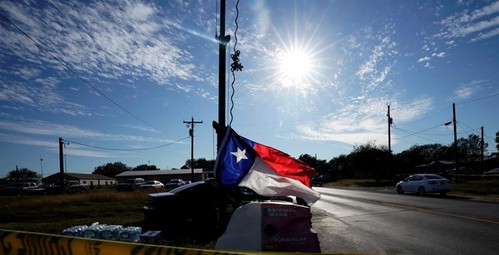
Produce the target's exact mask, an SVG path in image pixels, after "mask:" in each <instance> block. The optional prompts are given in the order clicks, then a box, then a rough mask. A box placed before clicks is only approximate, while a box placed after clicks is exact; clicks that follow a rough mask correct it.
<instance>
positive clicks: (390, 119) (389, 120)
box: [386, 105, 393, 153]
mask: <svg viewBox="0 0 499 255" xmlns="http://www.w3.org/2000/svg"><path fill="white" fill-rule="evenodd" d="M386 116H388V152H389V153H392V138H391V126H392V124H393V119H392V117H390V105H388V113H387V114H386Z"/></svg>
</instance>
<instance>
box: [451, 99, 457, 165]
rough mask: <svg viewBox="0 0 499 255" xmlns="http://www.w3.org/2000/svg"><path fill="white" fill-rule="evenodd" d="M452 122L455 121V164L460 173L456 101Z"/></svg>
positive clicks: (453, 104)
mask: <svg viewBox="0 0 499 255" xmlns="http://www.w3.org/2000/svg"><path fill="white" fill-rule="evenodd" d="M452 122H453V123H454V157H455V159H454V160H455V161H456V163H455V166H456V174H457V173H459V156H458V155H457V154H458V149H457V128H456V103H452Z"/></svg>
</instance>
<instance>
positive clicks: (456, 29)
mask: <svg viewBox="0 0 499 255" xmlns="http://www.w3.org/2000/svg"><path fill="white" fill-rule="evenodd" d="M436 24H438V25H440V26H442V28H441V31H440V32H439V33H438V34H436V37H441V38H447V39H452V38H462V37H471V39H470V41H471V42H476V41H480V40H484V39H488V38H491V37H493V36H496V35H498V34H499V32H498V31H497V30H498V28H497V27H498V26H499V1H495V2H493V3H491V4H490V5H488V6H485V7H483V8H481V9H477V10H466V11H464V12H462V13H457V14H454V15H452V16H449V17H447V18H445V19H443V20H441V21H439V22H437V23H436Z"/></svg>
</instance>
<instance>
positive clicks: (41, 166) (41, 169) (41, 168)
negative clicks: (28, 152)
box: [40, 154, 43, 182]
mask: <svg viewBox="0 0 499 255" xmlns="http://www.w3.org/2000/svg"><path fill="white" fill-rule="evenodd" d="M40 172H41V173H42V182H43V158H42V154H40Z"/></svg>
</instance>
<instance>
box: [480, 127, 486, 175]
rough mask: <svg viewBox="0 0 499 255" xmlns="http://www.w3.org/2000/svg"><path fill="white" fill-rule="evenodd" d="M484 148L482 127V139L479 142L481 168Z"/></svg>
mask: <svg viewBox="0 0 499 255" xmlns="http://www.w3.org/2000/svg"><path fill="white" fill-rule="evenodd" d="M484 146H485V142H484V140H483V126H482V139H481V140H480V161H481V162H482V166H483V151H484V149H485V148H484Z"/></svg>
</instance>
